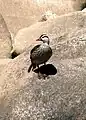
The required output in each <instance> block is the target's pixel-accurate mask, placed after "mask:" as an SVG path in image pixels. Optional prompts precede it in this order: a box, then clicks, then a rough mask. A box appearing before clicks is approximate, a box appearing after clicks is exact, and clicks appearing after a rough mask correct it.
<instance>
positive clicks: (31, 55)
mask: <svg viewBox="0 0 86 120" xmlns="http://www.w3.org/2000/svg"><path fill="white" fill-rule="evenodd" d="M39 47H40V45H36V46H35V47H34V48H33V49H32V50H31V52H30V58H32V57H33V56H34V55H35V53H37V52H38V49H39Z"/></svg>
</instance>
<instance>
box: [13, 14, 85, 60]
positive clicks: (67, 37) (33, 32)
mask: <svg viewBox="0 0 86 120" xmlns="http://www.w3.org/2000/svg"><path fill="white" fill-rule="evenodd" d="M70 23H71V24H70ZM85 27H86V13H85V12H74V13H71V14H66V15H63V16H60V17H56V18H54V19H52V20H51V19H49V20H48V21H45V22H38V23H36V24H34V25H32V26H30V27H27V28H24V29H21V30H20V31H19V32H18V33H17V35H16V36H15V39H14V48H13V49H14V51H16V53H18V54H19V53H22V52H23V51H24V50H26V49H27V48H28V47H29V46H30V45H32V44H33V43H37V44H38V42H37V41H35V40H36V39H37V38H38V37H39V36H40V35H41V34H42V33H46V34H48V35H49V36H50V38H51V45H52V44H53V41H54V40H56V43H57V44H58V56H59V58H62V59H63V58H65V57H67V58H70V57H71V58H73V57H74V56H73V55H74V54H73V53H72V52H74V51H75V48H74V46H73V45H74V44H77V46H78V47H79V48H80V46H79V45H78V42H80V41H79V39H78V41H77V40H76V42H75V43H74V44H72V43H71V42H73V39H74V37H73V36H75V39H77V37H78V38H79V37H80V36H81V37H82V34H83V36H85ZM80 29H81V33H80V36H79V34H78V33H77V35H76V32H77V31H78V30H80ZM67 41H68V42H69V43H68V44H67ZM82 44H83V47H84V42H82ZM67 45H68V46H69V47H68V46H67ZM62 46H63V47H62ZM70 46H71V47H72V50H73V48H74V50H73V51H71V55H69V54H68V51H70ZM78 47H77V49H79V48H78ZM54 48H56V47H55V46H54ZM65 49H67V51H66V52H65V53H64V50H65ZM80 50H81V48H80ZM61 51H63V52H62V55H63V56H62V57H61V56H60V52H61ZM81 51H83V48H82V50H81ZM76 52H77V50H76V51H75V56H76V57H77V55H76ZM72 54H73V55H72ZM64 55H65V56H64Z"/></svg>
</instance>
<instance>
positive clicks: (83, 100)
mask: <svg viewBox="0 0 86 120" xmlns="http://www.w3.org/2000/svg"><path fill="white" fill-rule="evenodd" d="M54 44H55V43H54ZM56 52H57V50H56ZM61 54H62V53H61ZM29 66H30V59H29V53H28V50H27V52H24V53H23V54H21V55H20V56H18V57H17V58H15V59H14V60H12V61H11V62H9V64H6V65H4V66H3V69H2V71H0V119H1V120H9V119H12V120H21V119H22V120H70V119H71V120H76V119H79V120H82V119H86V107H85V106H86V95H85V94H86V57H85V58H84V57H83V58H82V57H81V58H76V59H65V60H59V59H58V56H56V54H54V52H53V56H52V57H51V59H50V60H49V61H48V63H47V66H41V67H40V69H39V70H40V72H41V73H45V74H46V75H48V76H46V77H45V78H44V77H43V76H41V78H40V79H39V78H38V73H37V71H38V70H36V71H35V72H32V71H31V72H30V73H28V68H29Z"/></svg>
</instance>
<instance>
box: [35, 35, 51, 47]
mask: <svg viewBox="0 0 86 120" xmlns="http://www.w3.org/2000/svg"><path fill="white" fill-rule="evenodd" d="M36 41H42V42H43V43H47V44H48V45H49V43H50V40H49V37H48V36H47V35H46V34H42V35H41V36H40V37H39V38H38V39H37V40H36Z"/></svg>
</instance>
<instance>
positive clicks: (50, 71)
mask: <svg viewBox="0 0 86 120" xmlns="http://www.w3.org/2000/svg"><path fill="white" fill-rule="evenodd" d="M34 72H36V73H39V72H40V73H41V74H45V75H55V74H56V73H57V69H56V67H55V66H54V65H52V64H47V65H43V66H41V67H40V68H39V69H35V70H34Z"/></svg>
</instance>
